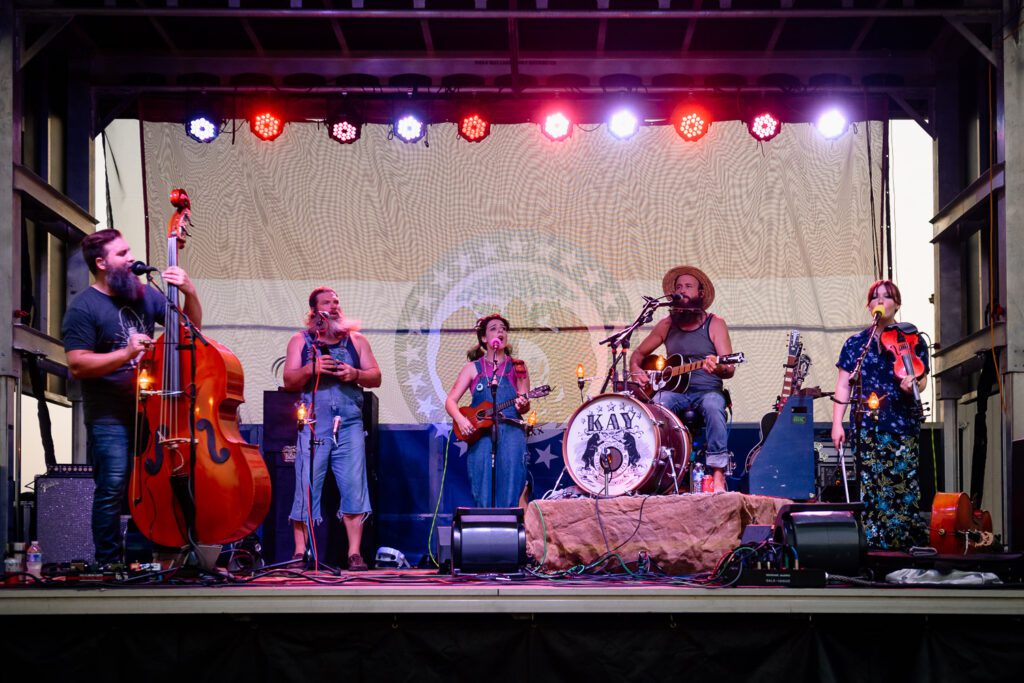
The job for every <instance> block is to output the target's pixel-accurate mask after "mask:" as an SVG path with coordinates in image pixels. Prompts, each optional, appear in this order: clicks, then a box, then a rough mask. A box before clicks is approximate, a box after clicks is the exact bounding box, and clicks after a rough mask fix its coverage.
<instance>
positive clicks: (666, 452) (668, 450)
mask: <svg viewBox="0 0 1024 683" xmlns="http://www.w3.org/2000/svg"><path fill="white" fill-rule="evenodd" d="M659 424H660V423H659ZM674 455H675V452H674V450H673V449H672V447H671V446H662V447H661V457H663V458H665V460H666V461H667V462H668V468H669V471H670V472H671V473H672V488H673V489H674V490H675V492H676V495H677V496H678V495H679V479H678V478H677V477H676V463H675V458H673V457H672V456H674Z"/></svg>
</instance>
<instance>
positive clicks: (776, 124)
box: [747, 112, 782, 142]
mask: <svg viewBox="0 0 1024 683" xmlns="http://www.w3.org/2000/svg"><path fill="white" fill-rule="evenodd" d="M747 130H748V131H750V134H751V135H753V136H754V137H755V138H757V139H758V140H761V141H762V142H766V141H768V140H771V139H772V138H773V137H775V136H776V135H778V134H779V133H780V132H782V122H781V121H779V120H778V119H777V118H776V117H775V116H774V115H772V114H770V113H768V112H764V113H762V114H758V115H757V116H755V117H754V118H752V119H751V120H750V123H749V124H748V125H747Z"/></svg>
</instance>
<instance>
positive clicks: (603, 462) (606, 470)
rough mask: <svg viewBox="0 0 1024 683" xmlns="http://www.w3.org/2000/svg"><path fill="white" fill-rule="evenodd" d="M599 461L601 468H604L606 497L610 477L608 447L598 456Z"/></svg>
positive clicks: (610, 460) (610, 461)
mask: <svg viewBox="0 0 1024 683" xmlns="http://www.w3.org/2000/svg"><path fill="white" fill-rule="evenodd" d="M598 460H600V462H601V469H602V470H604V495H605V497H606V498H607V497H608V484H609V482H610V481H611V478H612V451H611V449H610V448H608V449H605V451H604V453H602V454H601V457H600V458H598Z"/></svg>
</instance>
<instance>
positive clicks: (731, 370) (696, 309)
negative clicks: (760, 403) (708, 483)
mask: <svg viewBox="0 0 1024 683" xmlns="http://www.w3.org/2000/svg"><path fill="white" fill-rule="evenodd" d="M661 285H662V289H663V290H664V292H665V295H666V296H671V295H673V294H678V295H679V296H678V300H677V303H676V304H674V305H673V306H672V308H671V309H670V313H669V315H668V317H666V318H664V319H662V320H660V321H658V323H657V324H656V325H655V326H654V329H653V330H652V331H651V333H650V334H649V335H647V338H646V339H644V340H643V341H642V342H641V343H640V345H639V346H638V347H636V350H635V351H634V352H633V355H632V357H631V358H630V362H629V367H630V373H631V374H632V376H633V379H634V380H635V381H637V382H639V383H640V384H643V385H646V384H647V383H648V381H649V378H648V376H647V373H645V372H644V371H643V370H642V369H641V361H643V359H644V358H645V357H646V356H648V355H650V354H652V353H654V351H655V350H656V349H657V348H658V347H659V346H661V345H662V344H664V345H665V351H666V353H667V354H668V355H674V354H679V355H681V356H682V357H683V358H684V360H686V361H688V362H690V361H693V360H698V359H700V358H703V359H704V365H703V367H702V368H701V369H699V370H695V371H694V372H693V373H691V374H690V382H689V386H688V387H687V389H686V391H685V392H683V393H675V392H671V391H659V392H658V393H657V394H655V395H654V401H655V402H656V403H660V404H661V405H663V406H665V407H666V408H668V409H669V410H671V411H672V412H674V413H676V414H677V415H682V414H683V413H684V412H686V411H687V410H694V411H699V412H700V413H701V414H702V415H703V416H704V425H705V427H704V430H705V437H706V463H705V464H706V465H707V467H708V469H710V470H711V473H712V475H713V476H714V480H715V491H725V490H726V487H725V468H726V466H728V464H729V456H730V453H729V444H728V430H727V426H728V425H727V422H726V415H725V408H726V399H725V393H724V392H723V389H722V380H723V379H728V378H729V377H732V376H733V375H734V374H735V372H736V366H735V365H724V364H720V363H718V357H719V356H727V355H729V354H731V353H732V341H731V340H730V339H729V328H728V326H727V325H726V324H725V320H723V319H722V318H721V317H720V316H717V315H715V314H714V313H708V311H707V309H708V308H709V307H710V306H711V304H712V302H714V300H715V286H714V284H713V283H712V282H711V279H710V278H709V277H708V276H707V275H706V274H705V273H704V272H703V271H701V270H700V269H698V268H694V267H693V266H676V267H675V268H673V269H671V270H670V271H668V272H667V273H665V277H664V279H663V280H662V283H661Z"/></svg>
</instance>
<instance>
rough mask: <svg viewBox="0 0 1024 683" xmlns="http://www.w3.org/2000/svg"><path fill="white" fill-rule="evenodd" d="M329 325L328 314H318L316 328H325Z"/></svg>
mask: <svg viewBox="0 0 1024 683" xmlns="http://www.w3.org/2000/svg"><path fill="white" fill-rule="evenodd" d="M326 324H327V314H326V313H325V312H323V311H317V312H316V326H317V327H323V326H324V325H326Z"/></svg>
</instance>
